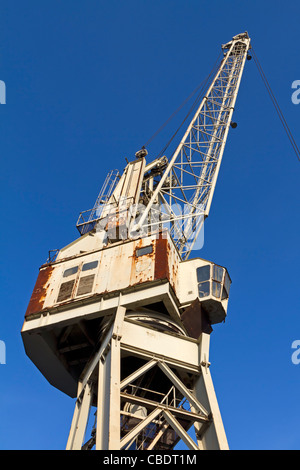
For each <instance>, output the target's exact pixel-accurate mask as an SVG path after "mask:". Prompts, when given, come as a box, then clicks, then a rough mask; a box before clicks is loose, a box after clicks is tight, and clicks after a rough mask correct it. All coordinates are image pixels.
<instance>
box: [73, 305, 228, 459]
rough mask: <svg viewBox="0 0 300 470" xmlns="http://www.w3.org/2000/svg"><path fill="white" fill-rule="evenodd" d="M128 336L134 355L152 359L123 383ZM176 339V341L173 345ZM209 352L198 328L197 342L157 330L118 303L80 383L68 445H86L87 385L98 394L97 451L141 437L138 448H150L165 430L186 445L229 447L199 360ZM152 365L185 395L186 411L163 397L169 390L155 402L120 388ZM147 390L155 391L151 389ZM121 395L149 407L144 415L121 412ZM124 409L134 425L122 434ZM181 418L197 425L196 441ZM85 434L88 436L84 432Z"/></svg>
mask: <svg viewBox="0 0 300 470" xmlns="http://www.w3.org/2000/svg"><path fill="white" fill-rule="evenodd" d="M129 337H130V339H129ZM133 337H135V338H136V341H134V340H133ZM139 337H142V341H143V342H144V343H145V346H144V348H143V351H141V349H140V340H139ZM147 337H148V338H149V339H148V341H146V338H147ZM128 340H129V342H130V345H131V354H132V358H134V357H141V356H140V354H141V352H142V354H144V355H146V356H147V357H148V358H151V359H149V361H148V362H146V363H145V364H144V365H143V366H142V367H140V368H138V369H137V370H135V371H134V372H132V373H131V374H130V375H129V376H127V377H126V378H125V379H123V381H122V382H121V381H120V375H121V369H120V367H121V365H122V358H124V357H126V355H127V354H128V348H127V342H128ZM174 341H175V342H176V343H177V345H176V347H174V344H173V343H174ZM188 341H189V342H190V343H191V344H192V345H193V348H192V349H190V350H189V349H188V348H187V347H186V346H187V342H188ZM159 343H160V344H165V345H166V349H168V354H167V355H165V351H157V348H156V346H155V345H156V344H159ZM183 343H184V344H183ZM178 349H179V350H180V351H182V355H183V357H181V358H180V357H179V356H180V355H178V354H177V351H176V350H178ZM208 355H209V335H207V334H205V333H202V335H201V337H200V338H199V340H198V341H196V340H192V339H191V338H189V339H187V338H185V337H183V336H180V335H171V334H168V333H161V332H158V331H155V330H154V329H151V328H149V327H147V326H145V325H142V324H133V323H132V321H130V320H127V319H126V316H125V309H124V307H122V306H119V307H118V309H117V311H116V315H115V319H114V321H113V323H112V324H111V326H110V328H109V329H108V330H107V333H106V337H105V339H104V341H103V344H102V346H101V348H100V350H99V352H98V353H97V354H96V355H95V357H94V359H93V360H92V361H91V363H90V365H89V366H88V367H87V369H86V372H85V374H84V375H83V379H82V381H81V382H80V386H79V388H78V398H77V401H76V405H75V411H74V417H73V421H72V425H71V431H70V436H69V440H68V444H67V449H68V450H72V449H79V448H81V447H82V446H83V445H84V441H83V438H84V435H85V430H86V426H87V417H88V407H89V405H90V404H91V401H92V400H91V390H93V392H94V394H95V395H96V396H97V425H96V435H95V438H94V444H95V448H96V450H97V449H98V450H119V449H126V448H129V447H130V446H131V445H132V444H133V443H134V442H139V445H140V446H141V447H142V448H144V447H143V446H144V445H146V448H148V445H149V449H156V445H157V444H158V443H159V442H160V440H161V439H162V438H163V436H164V434H165V433H166V432H167V430H168V429H169V430H173V431H174V432H175V433H176V435H177V438H180V439H182V440H183V442H185V444H186V445H187V447H188V448H189V449H192V450H200V449H206V448H209V449H228V444H227V440H226V436H225V432H224V427H223V423H222V419H221V415H220V412H219V409H218V405H217V400H216V396H215V392H214V388H213V384H212V380H211V376H210V373H209V369H208V364H207V362H206V363H204V362H203V361H202V358H203V357H208ZM155 366H157V367H159V368H160V370H161V371H163V373H164V377H165V379H166V380H169V382H170V386H171V388H172V387H173V385H174V386H175V389H177V390H178V391H179V392H180V396H183V397H185V399H186V400H187V402H188V403H189V405H190V408H191V409H190V410H189V409H185V408H184V407H183V408H182V406H180V403H179V402H176V401H175V402H174V401H171V403H169V401H168V399H167V396H169V394H167V395H166V396H165V398H164V399H163V400H162V399H161V398H159V399H158V400H157V401H156V400H154V401H153V400H149V399H148V398H147V397H145V396H144V395H143V394H141V395H138V394H136V392H134V393H133V394H131V393H129V392H128V390H127V391H126V393H123V392H122V390H124V389H128V386H129V384H134V383H135V382H136V381H138V379H139V378H141V377H143V376H144V374H147V373H148V372H149V371H150V370H152V368H153V367H155ZM170 366H171V367H172V370H171V368H170ZM184 370H187V371H188V372H189V374H190V377H191V376H193V378H192V382H193V383H194V389H193V390H192V391H191V390H190V389H189V388H188V387H187V386H186V385H185V384H184V382H183V381H182V379H181V378H180V376H181V374H182V372H183V371H184ZM189 380H190V379H189ZM97 383H98V386H96V385H97ZM149 387H150V389H149V390H148V392H149V391H151V384H150V386H149ZM151 393H152V394H154V393H155V392H154V390H153V391H152V392H151ZM159 395H161V394H159ZM171 396H172V395H171ZM82 397H83V398H82ZM124 400H125V401H129V402H131V403H136V404H137V405H138V408H139V409H144V410H148V411H146V414H145V415H144V417H142V416H141V415H140V414H134V413H133V414H132V413H125V411H124V407H123V409H122V407H121V402H124ZM180 401H182V400H180ZM124 413H125V416H129V417H131V418H133V419H135V426H134V427H133V428H132V429H131V430H129V432H128V433H125V435H120V432H121V430H120V421H121V418H122V416H124ZM181 418H183V419H185V420H189V421H190V425H193V426H194V427H195V430H196V435H197V439H195V440H194V439H193V438H192V437H191V435H190V434H189V433H188V432H187V429H184V427H183V426H182V424H180V419H181ZM150 423H151V424H152V425H153V426H155V429H156V432H155V436H153V438H152V440H150V444H149V441H148V443H147V436H146V434H147V427H148V426H149V425H150ZM85 439H88V436H86V437H85Z"/></svg>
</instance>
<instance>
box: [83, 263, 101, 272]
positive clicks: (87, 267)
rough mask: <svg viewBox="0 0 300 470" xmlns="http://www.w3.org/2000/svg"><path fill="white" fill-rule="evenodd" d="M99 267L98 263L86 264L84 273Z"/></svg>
mask: <svg viewBox="0 0 300 470" xmlns="http://www.w3.org/2000/svg"><path fill="white" fill-rule="evenodd" d="M97 266H98V261H91V262H89V263H85V264H84V265H83V266H82V271H89V270H90V269H95V268H96V267H97Z"/></svg>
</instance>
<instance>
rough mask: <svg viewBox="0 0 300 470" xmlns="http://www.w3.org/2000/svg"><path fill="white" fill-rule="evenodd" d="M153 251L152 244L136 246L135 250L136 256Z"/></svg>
mask: <svg viewBox="0 0 300 470" xmlns="http://www.w3.org/2000/svg"><path fill="white" fill-rule="evenodd" d="M152 252H153V246H152V245H148V246H143V247H142V248H138V249H137V250H136V256H137V257H138V256H143V255H149V254H150V253H152Z"/></svg>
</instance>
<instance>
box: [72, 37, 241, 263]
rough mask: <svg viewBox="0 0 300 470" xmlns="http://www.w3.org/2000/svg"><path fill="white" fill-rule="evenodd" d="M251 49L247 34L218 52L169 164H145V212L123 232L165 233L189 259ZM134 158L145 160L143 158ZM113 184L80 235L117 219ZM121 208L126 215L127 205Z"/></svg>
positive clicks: (82, 221)
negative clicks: (212, 73) (218, 58)
mask: <svg viewBox="0 0 300 470" xmlns="http://www.w3.org/2000/svg"><path fill="white" fill-rule="evenodd" d="M249 48H250V38H249V36H248V33H242V34H238V35H237V36H234V37H233V39H232V41H230V42H229V43H227V44H225V45H223V46H222V49H223V53H224V57H223V59H222V61H221V63H220V65H219V67H218V70H217V73H216V75H215V77H214V78H213V80H212V82H211V84H210V86H209V88H208V90H207V91H206V94H205V96H204V97H201V96H200V97H198V98H197V100H196V103H195V104H196V105H197V101H198V102H199V100H200V99H201V98H202V99H201V102H200V105H199V106H198V109H197V110H196V113H195V115H194V117H193V118H192V120H191V122H190V124H189V126H188V128H187V130H186V132H185V134H184V136H183V138H182V139H181V142H180V143H179V145H178V147H177V149H176V150H175V152H174V153H173V155H172V156H171V157H170V158H168V157H166V156H163V157H160V158H158V159H156V160H154V161H153V162H150V163H148V164H146V166H145V174H144V175H142V177H143V184H142V185H141V192H140V202H141V201H142V204H143V207H142V208H141V206H140V207H139V208H138V209H137V210H138V212H139V217H138V218H137V219H136V220H133V219H134V218H135V212H136V211H135V209H131V210H130V213H129V217H128V220H127V226H128V230H127V232H129V233H139V232H140V233H142V234H143V235H145V234H146V233H148V234H150V233H151V230H153V226H154V229H157V228H158V226H159V228H160V229H161V228H167V229H168V230H169V232H170V235H171V236H172V238H173V240H174V243H175V245H176V247H177V249H178V251H179V253H180V255H181V258H182V259H183V260H185V259H187V258H188V257H189V254H190V252H191V250H192V249H193V247H194V245H195V243H196V241H197V237H198V236H199V233H200V231H201V228H202V227H203V223H204V220H205V218H206V217H207V216H208V215H209V211H210V206H211V202H212V198H213V194H214V189H215V185H216V181H217V177H218V173H219V169H220V164H221V161H222V156H223V152H224V148H225V144H226V140H227V135H228V131H229V127H230V125H231V124H232V115H233V111H234V106H235V102H236V98H237V94H238V90H239V86H240V81H241V77H242V73H243V69H244V65H245V60H246V57H247V52H248V50H249ZM138 154H139V157H138V158H140V157H141V156H142V158H144V156H145V155H146V154H147V152H146V151H144V154H143V153H141V152H138ZM125 171H127V168H126V169H125ZM117 178H119V175H118V174H117V173H113V172H112V173H111V174H109V175H108V179H107V180H106V181H105V183H104V189H103V190H102V191H101V193H100V194H99V197H98V199H97V201H96V203H95V205H94V207H93V209H91V210H90V211H85V212H82V213H81V214H80V216H79V220H78V222H77V228H78V229H79V231H80V233H81V234H84V233H87V232H88V231H89V230H91V229H92V228H93V227H94V226H95V224H96V223H97V221H99V220H101V217H102V218H104V216H103V214H105V218H107V217H108V216H109V212H112V213H116V217H117V218H118V213H119V212H120V211H121V209H120V207H121V206H120V205H121V201H120V200H119V199H118V195H117V197H114V194H113V193H112V190H113V189H114V188H115V185H116V182H117ZM154 180H155V183H154ZM104 195H105V197H104ZM111 195H112V197H111V198H110V196H111ZM123 197H124V196H123ZM108 201H109V207H108V204H107V203H108ZM123 202H124V204H123V205H124V207H125V209H126V210H127V209H128V203H129V202H130V201H126V200H125V201H123ZM105 205H106V206H105ZM133 205H134V204H133ZM101 214H102V215H101ZM120 217H123V216H120ZM102 222H103V221H102ZM102 226H105V223H102ZM129 227H130V228H129Z"/></svg>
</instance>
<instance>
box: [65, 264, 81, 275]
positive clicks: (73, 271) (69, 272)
mask: <svg viewBox="0 0 300 470" xmlns="http://www.w3.org/2000/svg"><path fill="white" fill-rule="evenodd" d="M77 271H78V266H73V268H68V269H66V270H65V271H64V274H63V277H69V276H72V275H73V274H76V273H77Z"/></svg>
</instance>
